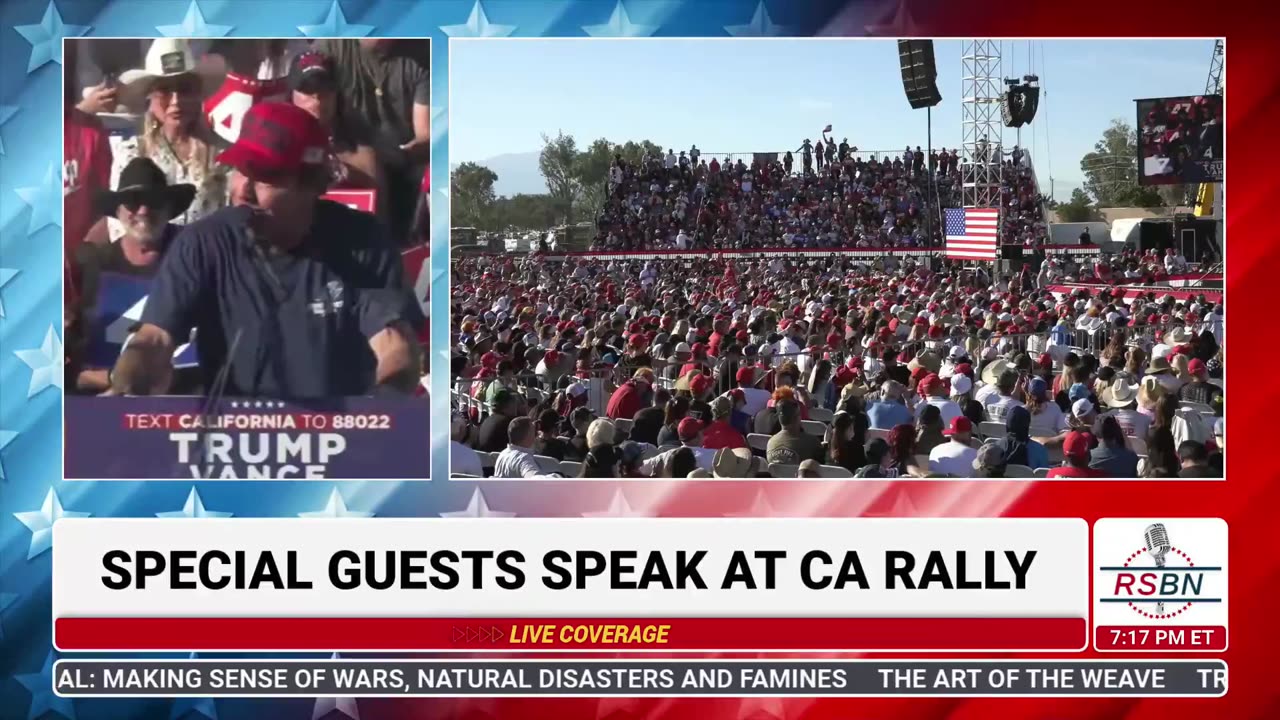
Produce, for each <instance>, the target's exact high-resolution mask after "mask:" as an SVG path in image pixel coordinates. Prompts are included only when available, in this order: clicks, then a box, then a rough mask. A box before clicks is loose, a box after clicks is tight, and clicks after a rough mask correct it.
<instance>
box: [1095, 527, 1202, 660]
mask: <svg viewBox="0 0 1280 720" xmlns="http://www.w3.org/2000/svg"><path fill="white" fill-rule="evenodd" d="M1129 546H1131V547H1130V548H1129V550H1128V551H1125V548H1126V547H1129ZM1093 553H1094V564H1095V566H1096V567H1095V569H1094V580H1093V587H1094V609H1093V613H1094V625H1095V630H1094V644H1095V645H1094V646H1095V647H1096V648H1097V649H1098V650H1100V651H1115V652H1136V651H1142V650H1161V651H1182V652H1209V651H1222V650H1226V649H1227V524H1226V523H1225V522H1223V521H1222V520H1214V519H1207V518H1175V519H1170V520H1167V521H1156V520H1152V521H1147V522H1145V524H1144V521H1141V520H1122V519H1117V518H1104V519H1102V520H1099V521H1098V522H1097V523H1096V524H1095V525H1094V530H1093Z"/></svg>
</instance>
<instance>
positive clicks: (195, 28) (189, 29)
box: [156, 0, 232, 37]
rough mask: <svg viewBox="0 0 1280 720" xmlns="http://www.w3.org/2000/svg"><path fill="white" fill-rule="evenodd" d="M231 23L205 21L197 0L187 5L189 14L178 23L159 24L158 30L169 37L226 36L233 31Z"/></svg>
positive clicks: (192, 0)
mask: <svg viewBox="0 0 1280 720" xmlns="http://www.w3.org/2000/svg"><path fill="white" fill-rule="evenodd" d="M231 28H232V26H231V25H210V24H209V23H206V22H205V21H204V13H202V12H200V6H199V5H197V4H196V0H191V4H190V5H188V6H187V14H186V16H184V17H183V18H182V22H181V23H179V24H177V25H157V26H156V32H159V33H160V34H161V35H165V36H167V37H224V36H226V34H227V33H229V32H231Z"/></svg>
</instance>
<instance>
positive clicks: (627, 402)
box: [605, 367, 653, 420]
mask: <svg viewBox="0 0 1280 720" xmlns="http://www.w3.org/2000/svg"><path fill="white" fill-rule="evenodd" d="M652 392H653V370H652V369H650V368H647V367H642V368H640V369H638V370H636V371H635V374H633V375H632V376H631V379H630V380H628V381H626V382H624V383H622V384H621V385H619V386H618V389H617V390H614V391H613V395H611V396H609V404H608V405H607V406H605V417H608V418H610V419H612V420H617V419H619V418H622V419H623V420H631V419H633V418H635V416H636V413H637V412H639V411H640V410H641V409H643V408H645V407H647V406H648V405H649V395H650V393H652Z"/></svg>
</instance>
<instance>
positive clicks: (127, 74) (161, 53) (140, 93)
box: [120, 38, 209, 107]
mask: <svg viewBox="0 0 1280 720" xmlns="http://www.w3.org/2000/svg"><path fill="white" fill-rule="evenodd" d="M206 75H207V72H206V71H202V70H201V69H200V67H199V65H198V64H197V63H196V57H195V53H193V52H192V51H191V43H190V41H188V40H187V39H186V38H156V39H155V40H154V41H152V43H151V47H150V48H148V49H147V57H146V59H145V60H144V61H143V66H142V67H141V68H134V69H132V70H125V71H124V72H122V73H120V84H121V85H122V86H123V87H122V88H121V91H120V97H121V100H122V102H123V104H125V105H127V106H129V107H137V106H138V105H139V104H140V103H141V102H142V100H143V99H144V98H146V96H147V94H148V93H150V92H151V87H152V86H153V85H154V84H155V82H156V81H157V80H162V79H165V78H177V77H183V76H190V77H194V78H195V79H196V80H197V81H199V82H200V84H201V88H202V90H203V88H204V86H205V83H206V80H208V79H209V78H207V77H206Z"/></svg>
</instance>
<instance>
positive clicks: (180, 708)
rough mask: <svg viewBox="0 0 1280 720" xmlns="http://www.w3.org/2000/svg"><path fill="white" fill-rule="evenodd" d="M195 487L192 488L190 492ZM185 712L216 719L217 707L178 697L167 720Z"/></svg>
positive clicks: (205, 701) (206, 700)
mask: <svg viewBox="0 0 1280 720" xmlns="http://www.w3.org/2000/svg"><path fill="white" fill-rule="evenodd" d="M194 491H195V489H194V488H192V492H194ZM188 659H189V660H195V659H196V654H195V653H191V655H190V656H189V657H188ZM187 713H196V714H198V715H203V716H205V717H207V718H209V720H218V708H217V706H216V705H214V704H213V698H193V697H180V698H176V699H174V701H173V708H172V709H171V710H170V711H169V720H182V718H184V717H186V716H187Z"/></svg>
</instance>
